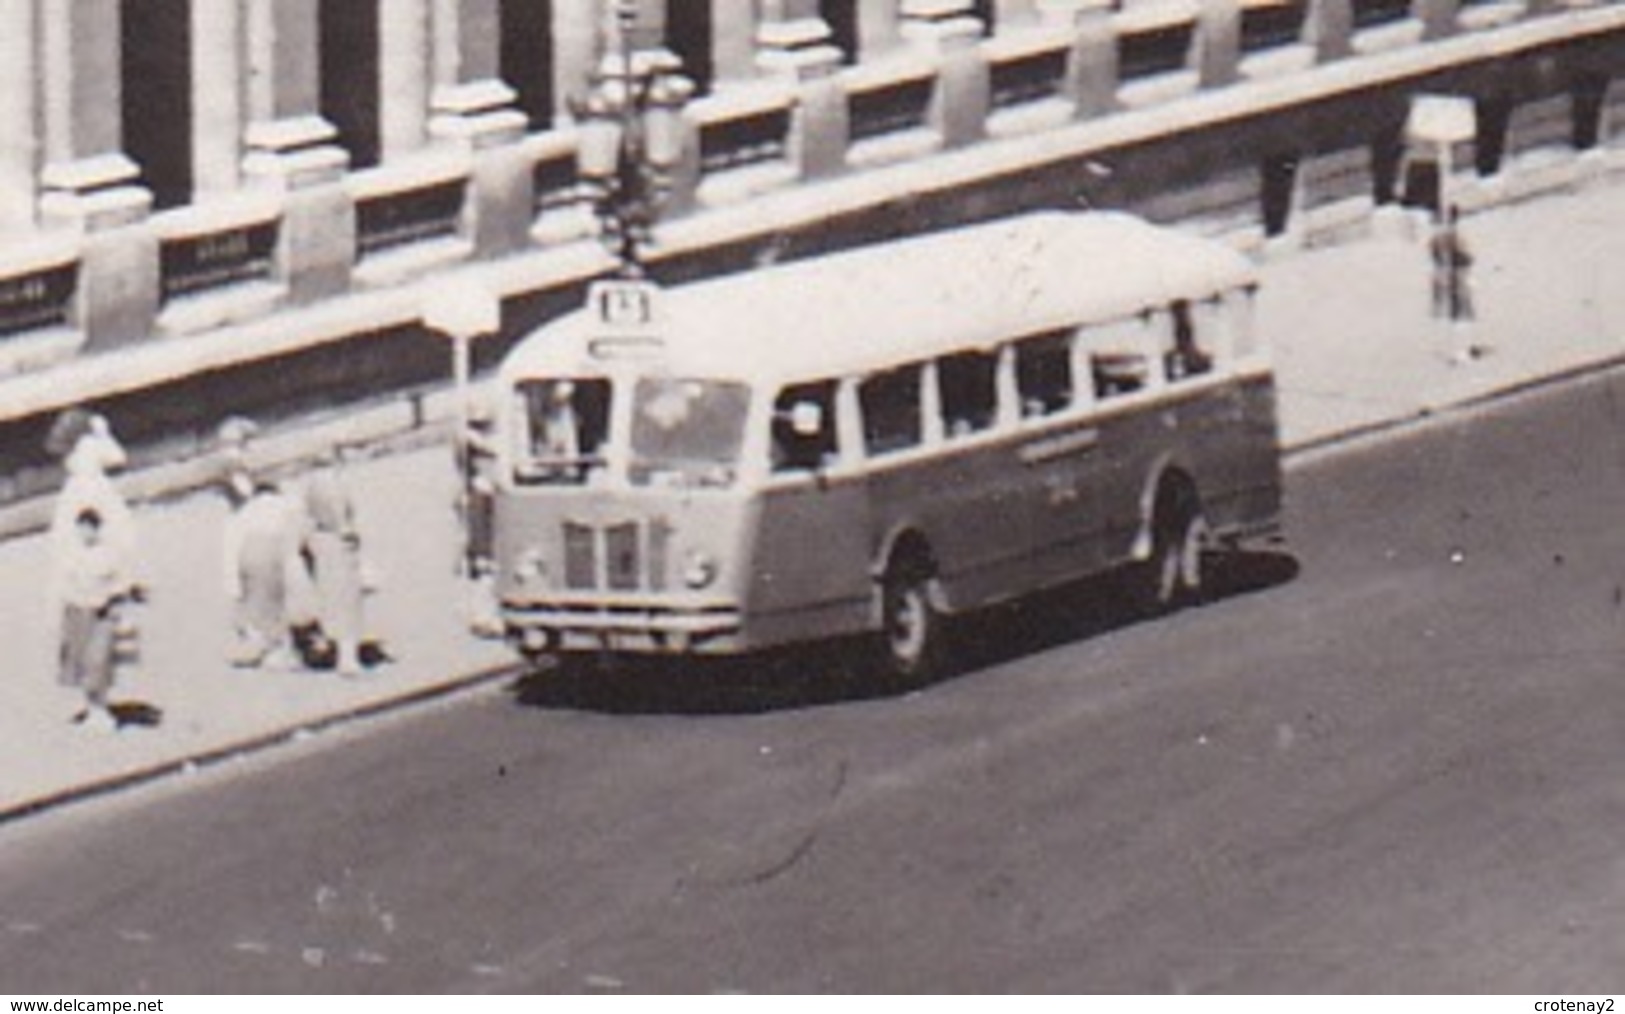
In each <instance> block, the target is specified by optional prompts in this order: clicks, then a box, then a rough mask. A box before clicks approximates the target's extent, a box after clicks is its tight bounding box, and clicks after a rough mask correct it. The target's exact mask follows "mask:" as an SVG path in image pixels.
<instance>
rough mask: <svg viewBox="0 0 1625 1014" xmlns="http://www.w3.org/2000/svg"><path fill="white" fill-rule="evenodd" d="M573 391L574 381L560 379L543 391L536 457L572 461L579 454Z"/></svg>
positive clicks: (579, 442) (579, 435)
mask: <svg viewBox="0 0 1625 1014" xmlns="http://www.w3.org/2000/svg"><path fill="white" fill-rule="evenodd" d="M575 390H576V386H575V384H573V383H571V382H570V381H568V380H561V381H559V382H558V383H556V384H554V385H553V386H552V388H551V389H550V390H549V391H548V392H547V402H546V404H545V405H544V406H543V407H542V416H541V419H540V420H539V421H540V424H541V425H540V426H538V427H537V434H536V445H537V446H536V450H537V454H538V456H539V457H543V458H547V459H549V460H552V461H575V460H577V459H578V458H580V457H581V431H580V423H579V422H578V421H577V420H576V410H575V405H574V404H573V401H574V398H575Z"/></svg>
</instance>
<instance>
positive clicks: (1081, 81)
mask: <svg viewBox="0 0 1625 1014" xmlns="http://www.w3.org/2000/svg"><path fill="white" fill-rule="evenodd" d="M1112 7H1113V4H1112V0H1038V13H1039V18H1040V21H1041V23H1043V24H1046V25H1052V26H1054V27H1056V28H1063V29H1066V30H1069V31H1070V32H1071V33H1072V39H1073V41H1072V48H1071V49H1070V50H1069V51H1068V52H1067V57H1066V77H1065V78H1064V79H1063V80H1062V82H1061V94H1062V95H1063V96H1064V97H1065V98H1066V99H1067V100H1068V101H1069V102H1071V103H1072V108H1073V109H1074V111H1075V112H1076V114H1077V116H1078V117H1079V118H1080V119H1083V118H1087V117H1091V116H1099V115H1101V114H1102V113H1109V112H1111V111H1112V110H1113V109H1115V108H1117V33H1116V32H1115V31H1114V30H1113V28H1112Z"/></svg>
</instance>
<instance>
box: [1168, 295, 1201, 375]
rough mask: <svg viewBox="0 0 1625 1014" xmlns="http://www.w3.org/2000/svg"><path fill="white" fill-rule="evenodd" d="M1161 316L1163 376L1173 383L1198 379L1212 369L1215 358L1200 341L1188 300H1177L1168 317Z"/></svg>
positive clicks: (1169, 310) (1170, 308) (1170, 307)
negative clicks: (1189, 378)
mask: <svg viewBox="0 0 1625 1014" xmlns="http://www.w3.org/2000/svg"><path fill="white" fill-rule="evenodd" d="M1158 316H1159V317H1161V319H1162V328H1163V335H1162V339H1163V352H1162V366H1163V372H1164V374H1165V375H1166V376H1167V378H1168V379H1169V380H1170V381H1174V380H1183V379H1185V378H1186V377H1199V376H1201V375H1202V374H1204V373H1207V372H1208V371H1209V370H1211V369H1213V356H1212V355H1211V354H1210V353H1209V352H1208V351H1207V350H1206V349H1205V348H1203V347H1202V343H1200V342H1198V340H1197V335H1196V322H1195V320H1194V319H1192V316H1191V304H1190V301H1189V300H1185V299H1177V300H1175V301H1174V302H1173V305H1171V306H1169V308H1168V312H1167V313H1166V314H1159V315H1158Z"/></svg>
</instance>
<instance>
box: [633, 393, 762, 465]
mask: <svg viewBox="0 0 1625 1014" xmlns="http://www.w3.org/2000/svg"><path fill="white" fill-rule="evenodd" d="M749 405H750V392H749V390H748V389H747V388H746V387H745V385H743V384H738V383H728V382H722V381H713V380H690V379H673V378H665V377H661V378H651V377H646V378H644V379H642V380H639V381H638V382H637V385H636V388H635V390H634V392H633V396H632V463H631V474H630V479H631V481H632V483H633V485H637V486H679V487H686V488H721V487H726V486H731V485H733V481H734V476H735V473H736V471H737V465H738V462H739V451H740V445H741V444H742V443H743V441H744V436H745V414H746V410H747V408H748V407H749Z"/></svg>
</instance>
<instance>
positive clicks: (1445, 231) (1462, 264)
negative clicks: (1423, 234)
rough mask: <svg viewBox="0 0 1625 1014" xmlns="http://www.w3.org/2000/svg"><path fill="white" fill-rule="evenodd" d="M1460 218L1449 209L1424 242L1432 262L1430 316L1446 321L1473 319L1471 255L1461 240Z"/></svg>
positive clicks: (1454, 209) (1455, 210) (1464, 241)
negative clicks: (1470, 275)
mask: <svg viewBox="0 0 1625 1014" xmlns="http://www.w3.org/2000/svg"><path fill="white" fill-rule="evenodd" d="M1460 218H1461V216H1460V213H1459V212H1458V211H1457V209H1456V208H1455V207H1454V206H1452V207H1451V208H1450V209H1449V210H1447V211H1446V212H1445V215H1444V218H1443V219H1442V220H1441V221H1440V222H1439V223H1438V224H1437V226H1436V227H1435V228H1434V230H1433V235H1432V237H1431V238H1430V239H1429V241H1428V253H1429V256H1430V258H1431V259H1432V261H1433V315H1434V316H1435V317H1438V318H1441V319H1443V320H1449V321H1470V320H1472V319H1473V318H1474V316H1475V315H1474V311H1473V297H1472V289H1471V286H1470V279H1469V277H1468V275H1469V272H1470V271H1471V269H1472V266H1473V254H1472V251H1471V250H1470V249H1468V247H1467V241H1466V240H1465V239H1464V238H1463V237H1462V234H1461V221H1460Z"/></svg>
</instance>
